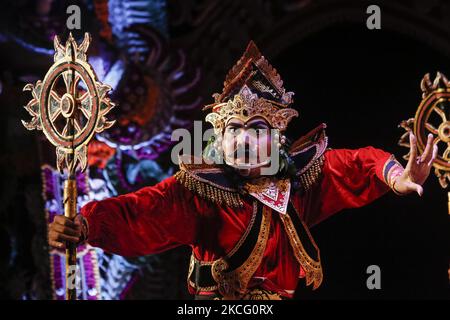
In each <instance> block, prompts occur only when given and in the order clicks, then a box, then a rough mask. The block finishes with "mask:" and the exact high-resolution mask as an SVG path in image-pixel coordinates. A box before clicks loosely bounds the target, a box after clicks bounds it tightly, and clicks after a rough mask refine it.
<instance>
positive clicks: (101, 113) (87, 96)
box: [22, 33, 114, 300]
mask: <svg viewBox="0 0 450 320" xmlns="http://www.w3.org/2000/svg"><path fill="white" fill-rule="evenodd" d="M90 41H91V37H90V35H89V34H88V33H85V35H84V39H83V41H82V43H81V44H80V45H78V44H77V42H76V41H75V39H74V38H73V37H72V34H70V35H69V38H68V39H67V41H66V43H65V45H62V44H61V43H60V42H59V39H58V37H57V36H55V38H54V46H55V54H54V64H53V65H52V66H51V67H50V69H49V70H48V72H47V74H46V75H45V77H44V80H43V81H40V80H39V81H37V82H36V84H34V85H33V84H27V85H26V86H25V87H24V91H31V94H32V96H33V98H32V99H31V100H30V102H29V103H28V104H27V105H26V106H25V109H26V110H27V111H28V112H29V114H30V115H31V120H30V121H28V122H27V121H23V120H22V123H23V125H24V126H25V128H27V129H28V130H35V129H36V130H42V131H43V132H44V134H45V136H46V137H47V139H48V140H49V141H50V142H51V143H52V144H53V145H54V146H55V147H56V165H57V168H58V170H59V171H60V172H63V171H64V168H65V169H67V170H66V171H67V180H66V181H65V184H64V200H63V201H64V215H65V216H66V217H68V218H69V219H72V220H73V219H75V217H76V214H77V184H76V177H75V173H76V169H77V168H78V167H79V168H80V169H81V170H85V169H86V166H87V145H88V143H89V141H90V140H91V139H92V137H93V136H94V134H95V133H100V132H102V131H103V130H105V129H107V128H109V127H111V126H112V125H113V124H114V121H108V120H107V119H106V114H107V113H108V112H109V111H110V110H111V109H112V108H113V107H114V104H113V103H112V102H111V100H110V99H109V97H108V92H109V91H111V87H110V86H108V85H105V84H103V83H101V82H99V81H98V80H97V77H96V75H95V73H94V70H93V69H92V67H91V65H90V64H89V63H88V60H87V54H86V52H87V50H88V47H89V44H90ZM76 265H77V264H76V246H75V245H71V244H67V246H66V298H67V299H68V300H76V298H77V295H76V286H77V279H76Z"/></svg>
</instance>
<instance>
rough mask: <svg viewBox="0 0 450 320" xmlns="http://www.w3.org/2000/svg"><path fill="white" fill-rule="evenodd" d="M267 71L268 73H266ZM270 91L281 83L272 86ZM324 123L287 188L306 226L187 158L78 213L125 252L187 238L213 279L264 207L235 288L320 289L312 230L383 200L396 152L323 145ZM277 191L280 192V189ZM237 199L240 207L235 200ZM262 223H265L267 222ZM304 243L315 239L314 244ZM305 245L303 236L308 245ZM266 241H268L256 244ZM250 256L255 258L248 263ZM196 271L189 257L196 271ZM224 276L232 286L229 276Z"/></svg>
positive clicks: (307, 142) (95, 234) (307, 140)
mask: <svg viewBox="0 0 450 320" xmlns="http://www.w3.org/2000/svg"><path fill="white" fill-rule="evenodd" d="M244 58H245V56H244ZM257 58H258V59H260V56H257ZM247 60H248V61H250V60H249V59H247ZM247 60H245V59H244V60H241V61H240V62H239V63H238V67H239V68H240V69H239V70H237V71H236V70H234V73H235V74H237V75H238V77H240V78H242V77H243V74H244V76H246V75H247V74H250V75H253V73H251V72H247V73H246V72H242V70H241V69H245V68H247V67H248V68H250V67H252V66H251V64H250V63H249V62H248V61H247ZM242 61H244V62H246V63H243V62H242ZM258 61H259V60H258ZM256 66H257V67H258V65H256ZM253 68H256V67H255V65H253ZM260 69H261V68H260ZM258 70H259V69H258ZM264 70H266V71H267V70H269V69H267V68H266V69H264ZM264 70H263V71H264ZM238 71H239V72H238ZM244 71H245V70H244ZM268 72H272V71H271V70H269V71H268ZM264 76H266V77H267V72H266V73H264ZM229 78H230V76H229ZM275 78H276V77H275ZM231 82H232V81H229V83H231ZM235 82H236V81H234V82H233V83H234V84H233V86H238V87H242V84H243V83H250V84H251V82H249V81H247V82H245V81H241V82H240V83H238V84H237V85H236V84H235ZM259 87H261V85H259ZM274 88H275V89H277V87H276V86H274ZM278 89H279V87H278ZM249 90H250V89H249ZM252 90H255V89H254V88H253V89H252ZM283 90H284V89H283ZM230 92H231V91H230ZM282 93H284V91H283V92H282ZM227 95H228V96H229V94H222V97H219V99H222V101H226V99H227V98H226V96H227ZM280 101H281V100H280ZM324 127H325V126H324V125H323V126H321V127H319V128H317V129H316V130H314V131H313V132H311V133H310V134H309V135H307V136H305V137H304V138H302V139H300V140H299V141H297V142H296V143H294V144H293V145H292V147H291V148H290V150H289V154H290V156H291V157H292V159H293V161H294V162H295V164H296V167H297V169H298V174H297V175H296V177H293V178H292V179H291V180H298V182H299V186H300V187H299V188H292V189H289V190H291V192H290V199H291V201H292V203H291V204H290V205H291V206H292V205H293V207H294V208H295V210H293V209H292V207H291V210H290V214H291V215H292V214H294V215H295V214H298V218H300V219H301V220H302V221H303V222H304V224H305V225H306V226H305V228H304V229H296V231H295V230H293V229H294V228H292V226H293V225H294V224H297V226H296V227H298V225H299V224H302V223H300V222H299V221H296V219H298V218H295V217H294V216H292V219H291V220H289V219H288V218H286V217H287V214H286V213H280V212H278V211H276V210H273V209H271V208H269V207H268V206H267V205H265V204H262V203H261V202H260V201H259V200H256V198H255V197H254V196H252V195H250V194H249V193H248V192H247V193H246V192H242V191H239V190H236V189H233V188H232V185H231V184H230V183H229V182H228V181H225V180H224V179H223V178H224V177H226V175H227V174H229V173H226V172H225V171H223V170H221V169H220V167H215V166H213V165H211V166H209V167H208V166H205V165H203V166H202V165H197V166H196V165H191V166H189V165H183V164H182V165H181V170H180V172H179V173H178V174H177V175H175V176H173V177H170V178H168V179H166V180H164V181H161V182H160V183H158V184H157V185H155V186H151V187H146V188H143V189H141V190H139V191H137V192H134V193H130V194H126V195H122V196H119V197H116V198H110V199H107V200H103V201H99V202H91V203H89V204H87V205H86V206H84V207H83V208H82V210H81V214H82V215H83V216H84V217H85V218H86V220H87V222H88V226H89V234H88V242H89V243H90V244H91V245H93V246H98V247H101V248H103V249H104V250H106V251H109V252H112V253H116V254H119V255H123V256H140V255H147V254H153V253H159V252H162V251H165V250H168V249H171V248H175V247H177V246H180V245H189V246H191V247H192V249H193V256H194V257H195V259H194V260H195V261H196V262H195V263H196V268H197V264H198V266H199V268H200V267H201V266H207V267H208V268H209V267H211V268H212V269H208V270H207V271H208V272H210V273H213V275H214V277H213V278H214V279H216V280H218V279H219V280H220V279H222V278H221V275H220V270H219V269H220V268H219V269H217V265H214V264H212V262H214V261H217V260H218V259H220V258H222V257H224V256H225V255H227V254H229V253H230V251H233V250H234V249H235V248H238V247H239V248H242V247H243V246H245V245H242V244H241V243H240V242H241V239H242V238H243V235H245V234H246V232H248V234H251V232H253V231H248V230H249V225H252V224H253V223H255V222H254V221H253V219H254V217H255V216H257V214H256V213H255V212H256V211H255V210H256V209H255V208H257V207H262V208H263V209H262V210H263V211H262V212H263V214H264V215H265V216H264V217H265V218H262V221H261V222H257V223H260V224H257V223H255V225H256V224H257V226H258V227H259V226H260V225H261V227H259V228H260V229H259V231H258V230H256V229H255V230H256V231H255V236H258V240H257V241H256V242H253V243H252V245H251V246H250V249H252V248H253V247H255V248H253V251H251V252H250V249H248V250H247V251H248V253H247V254H246V255H250V256H251V257H252V259H253V260H248V261H250V263H249V264H248V265H246V267H245V268H244V269H240V271H239V272H240V273H239V277H240V276H242V279H241V278H239V279H238V280H239V281H242V282H240V283H239V281H238V284H237V286H238V287H239V286H241V289H242V290H247V289H251V288H260V289H265V290H267V291H268V292H272V293H275V294H278V295H279V296H281V297H292V295H293V293H294V291H295V289H296V287H297V283H298V279H299V278H303V277H306V280H307V284H310V283H313V284H314V287H317V286H319V285H320V283H321V281H322V271H321V268H320V255H319V251H318V249H317V247H316V245H315V244H314V241H313V240H312V238H311V237H310V238H309V240H308V235H309V231H308V228H307V227H311V226H313V225H315V224H317V223H319V222H321V221H323V220H325V219H327V218H328V217H330V216H331V215H332V214H334V213H336V212H338V211H340V210H342V209H345V208H355V207H360V206H363V205H365V204H368V203H370V202H371V201H373V200H375V199H377V198H378V197H380V196H381V195H383V194H384V193H386V192H387V191H388V190H390V187H389V185H391V181H390V178H391V177H390V175H391V173H392V172H393V169H395V168H396V167H397V168H398V166H399V164H398V162H396V161H395V159H394V158H393V157H392V156H391V154H388V153H386V152H384V151H382V150H379V149H375V148H372V147H367V148H362V149H358V150H347V149H340V150H330V149H327V138H326V137H325V133H324ZM290 182H293V181H290ZM289 188H290V186H289ZM278 194H279V195H281V196H282V193H278ZM288 195H289V194H288ZM236 199H238V200H236ZM233 201H234V202H233ZM236 201H237V202H239V205H233V204H236V203H237V202H236ZM264 219H266V220H264ZM286 219H288V220H286ZM290 221H292V223H290ZM264 223H267V226H266V228H265V229H264ZM290 227H291V228H290ZM252 230H253V229H252ZM296 233H297V234H296ZM299 233H302V234H299ZM247 237H248V238H249V239H250V238H251V236H247ZM255 239H256V238H255ZM248 241H251V240H248ZM305 241H306V242H309V243H310V245H309V249H308V248H306V247H307V245H306V243H305ZM299 242H303V246H302V245H299ZM261 243H263V244H264V246H262V247H261V246H260V247H259V249H258V245H260V244H261ZM261 248H262V249H261ZM258 250H260V252H259V253H258ZM261 250H262V251H261ZM308 250H309V253H308ZM311 252H312V253H313V254H310V253H311ZM314 253H317V255H316V256H317V258H316V259H312V260H311V257H310V256H313V255H314ZM244 258H246V256H245V257H244ZM258 259H259V260H258ZM194 260H193V261H194ZM244 260H245V259H244ZM313 260H315V261H316V262H314V261H313ZM317 260H318V261H317ZM248 261H247V262H248ZM252 261H257V262H253V264H252ZM209 262H211V263H209ZM255 264H256V265H255ZM252 268H253V269H252ZM192 269H193V262H192V263H191V268H190V274H191V273H192V272H193V271H192ZM195 270H197V269H195ZM211 270H212V271H211ZM218 270H219V271H218ZM249 270H250V271H249ZM202 272H203V271H202ZM214 272H215V274H214ZM199 274H200V272H199ZM233 276H235V275H233ZM245 277H246V280H245V279H244V278H245ZM194 278H195V277H193V278H189V279H190V281H189V288H190V291H191V292H192V293H195V294H198V295H199V294H207V293H208V292H215V293H217V291H218V290H219V289H217V287H216V286H214V285H212V286H209V287H208V288H209V289H208V288H205V287H203V288H202V287H201V286H198V287H196V288H194V286H197V284H195V285H194V284H193V281H194V280H195V279H194ZM230 279H231V280H230ZM243 279H244V280H243ZM191 280H192V281H191ZM197 280H198V279H197ZM219 280H218V281H219ZM222 280H223V279H222ZM222 280H220V281H222ZM220 281H219V282H220ZM223 281H224V283H226V284H230V283H231V284H232V282H233V278H232V277H228V278H226V279H225V280H223ZM227 281H228V282H227ZM213 284H214V283H213ZM222 289H223V288H222ZM219 291H221V290H219ZM225 291H226V290H225ZM221 292H222V291H221ZM269 298H270V297H269Z"/></svg>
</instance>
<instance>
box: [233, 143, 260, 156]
mask: <svg viewBox="0 0 450 320" xmlns="http://www.w3.org/2000/svg"><path fill="white" fill-rule="evenodd" d="M227 156H228V157H233V158H237V157H238V156H245V157H257V156H258V152H257V150H256V149H254V148H251V147H250V146H249V145H239V146H237V147H236V148H235V149H234V150H233V151H231V152H230V153H228V154H227Z"/></svg>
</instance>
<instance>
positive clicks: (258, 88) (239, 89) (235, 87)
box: [203, 41, 298, 134]
mask: <svg viewBox="0 0 450 320" xmlns="http://www.w3.org/2000/svg"><path fill="white" fill-rule="evenodd" d="M293 95H294V93H293V92H286V90H285V89H284V87H283V81H282V80H281V78H280V75H279V74H278V73H277V70H276V69H275V68H273V67H272V66H271V65H270V64H269V62H268V61H267V59H266V58H264V56H262V55H261V52H260V51H259V50H258V48H257V47H256V45H255V43H254V42H253V41H250V43H249V45H248V46H247V49H246V50H245V52H244V54H243V56H242V57H241V58H240V59H239V61H238V62H237V63H236V64H235V65H234V67H233V68H232V69H231V70H230V71H229V72H228V75H227V77H226V79H225V82H224V88H223V91H222V93H221V94H219V93H215V94H214V95H213V97H214V99H215V102H214V103H213V104H211V105H208V106H206V107H205V108H204V109H203V110H211V111H212V112H210V113H209V114H207V115H206V118H205V120H206V121H207V122H210V123H211V124H212V125H213V127H214V132H215V133H216V134H220V133H222V132H223V129H224V128H225V125H226V123H227V121H228V120H229V119H231V118H238V119H240V120H242V121H247V120H249V119H250V118H253V117H257V116H259V117H262V118H264V119H265V120H266V121H267V122H268V123H269V125H270V126H271V127H272V128H274V129H278V130H280V131H281V132H283V131H285V130H286V128H287V126H288V124H289V122H290V121H291V120H292V118H293V117H297V116H298V112H297V111H296V110H294V109H292V108H288V106H289V105H290V104H291V103H292V102H293V99H292V96H293Z"/></svg>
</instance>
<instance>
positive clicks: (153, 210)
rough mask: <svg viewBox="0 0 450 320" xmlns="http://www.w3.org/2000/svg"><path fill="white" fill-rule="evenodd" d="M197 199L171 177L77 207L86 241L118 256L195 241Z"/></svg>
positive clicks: (141, 253)
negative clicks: (80, 207) (85, 221)
mask: <svg viewBox="0 0 450 320" xmlns="http://www.w3.org/2000/svg"><path fill="white" fill-rule="evenodd" d="M198 205H200V204H199V202H198V199H196V197H194V195H193V194H192V193H191V192H189V191H188V190H187V189H185V188H184V187H183V186H182V185H180V184H179V183H178V182H177V181H176V180H175V178H174V177H170V178H167V179H165V180H163V181H161V182H160V183H158V184H157V185H155V186H152V187H145V188H142V189H140V190H139V191H136V192H133V193H129V194H125V195H121V196H118V197H114V198H109V199H106V200H102V201H94V202H90V203H88V204H87V205H85V206H84V207H83V208H82V209H81V214H82V215H83V216H84V217H85V218H86V220H87V222H88V227H89V234H88V242H89V244H91V245H93V246H96V247H100V248H102V249H104V250H106V251H108V252H112V253H116V254H119V255H122V256H141V255H146V254H151V253H158V252H161V251H164V250H168V249H171V248H174V247H176V246H179V245H191V244H193V243H194V242H195V235H196V229H197V219H196V212H197V210H196V208H197V207H198Z"/></svg>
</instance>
